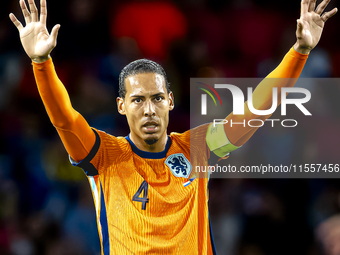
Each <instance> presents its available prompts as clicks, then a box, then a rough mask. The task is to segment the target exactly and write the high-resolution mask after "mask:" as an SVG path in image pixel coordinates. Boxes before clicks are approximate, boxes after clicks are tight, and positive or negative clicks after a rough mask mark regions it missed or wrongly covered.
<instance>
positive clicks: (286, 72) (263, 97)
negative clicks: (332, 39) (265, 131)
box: [224, 48, 308, 146]
mask: <svg viewBox="0 0 340 255" xmlns="http://www.w3.org/2000/svg"><path fill="white" fill-rule="evenodd" d="M307 57H308V55H304V54H301V53H299V52H296V51H295V50H294V49H293V48H291V49H290V51H289V52H288V53H287V54H286V55H285V57H284V58H283V60H282V61H281V63H280V64H279V66H278V67H277V68H275V69H274V70H273V71H272V72H271V73H270V74H269V75H268V76H267V77H266V78H265V79H264V80H263V81H262V82H261V83H260V84H259V85H258V86H257V87H256V89H255V90H254V92H253V96H252V98H253V105H254V108H255V109H257V110H267V109H269V108H270V107H271V106H272V100H273V98H272V89H273V88H275V87H276V88H278V104H280V102H281V88H282V87H293V86H294V85H295V83H296V81H297V78H298V77H299V76H300V74H301V72H302V69H303V67H304V65H305V63H306V60H307ZM247 104H248V102H245V114H244V115H242V116H241V115H233V113H231V114H229V115H228V117H227V118H226V120H228V123H230V121H231V119H232V120H233V121H234V122H240V121H242V120H245V121H246V122H248V120H250V119H262V120H265V119H267V118H269V117H270V115H266V116H257V115H255V114H253V113H252V112H251V111H249V108H248V105H247ZM224 129H225V132H226V135H227V137H228V138H229V140H230V142H231V143H232V144H233V145H235V146H241V145H243V144H244V143H245V142H246V141H248V140H249V138H250V137H251V136H252V135H253V134H254V132H255V131H256V130H257V128H255V127H249V126H245V127H240V126H239V125H237V126H233V127H230V126H229V125H224Z"/></svg>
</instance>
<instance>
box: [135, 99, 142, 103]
mask: <svg viewBox="0 0 340 255" xmlns="http://www.w3.org/2000/svg"><path fill="white" fill-rule="evenodd" d="M133 102H135V103H140V102H142V99H140V98H136V99H134V100H133Z"/></svg>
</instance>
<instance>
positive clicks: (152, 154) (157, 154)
mask: <svg viewBox="0 0 340 255" xmlns="http://www.w3.org/2000/svg"><path fill="white" fill-rule="evenodd" d="M125 139H126V140H127V141H128V142H129V143H130V145H131V149H132V151H133V152H134V153H136V154H137V155H138V156H140V157H141V158H151V159H161V158H165V156H166V154H167V153H168V150H169V148H170V146H171V139H170V137H169V136H168V141H167V142H166V145H165V149H164V150H163V151H161V152H148V151H142V150H140V149H138V148H137V146H136V145H135V144H134V143H133V142H132V141H131V139H130V136H129V135H127V136H126V137H125Z"/></svg>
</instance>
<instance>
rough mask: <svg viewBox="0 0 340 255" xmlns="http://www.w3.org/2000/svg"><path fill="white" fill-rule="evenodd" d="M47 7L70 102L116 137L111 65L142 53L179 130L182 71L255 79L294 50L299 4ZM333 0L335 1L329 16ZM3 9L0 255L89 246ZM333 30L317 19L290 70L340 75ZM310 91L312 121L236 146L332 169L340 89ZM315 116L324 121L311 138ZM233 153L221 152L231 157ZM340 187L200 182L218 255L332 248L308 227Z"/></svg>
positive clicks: (83, 203)
mask: <svg viewBox="0 0 340 255" xmlns="http://www.w3.org/2000/svg"><path fill="white" fill-rule="evenodd" d="M47 4H48V15H49V16H48V24H47V25H48V29H49V30H50V29H52V27H53V26H54V25H55V24H61V28H60V31H59V35H58V45H57V47H56V48H55V49H54V50H53V52H52V58H53V60H54V63H55V66H56V70H57V73H58V75H59V77H60V79H61V80H62V81H63V83H64V84H65V86H66V88H67V90H68V92H69V94H70V97H71V100H72V103H73V106H74V107H75V109H76V110H78V111H79V112H80V113H81V114H82V115H83V116H84V117H85V118H86V120H87V121H88V122H89V123H90V125H91V126H94V127H96V128H98V129H102V130H105V131H107V132H108V133H111V134H114V135H124V136H125V135H127V134H128V132H129V130H128V126H127V123H126V120H125V117H123V116H119V115H118V112H117V109H116V103H115V98H116V97H117V90H118V75H119V72H120V70H121V69H122V68H123V67H124V66H125V65H126V64H128V63H129V62H130V61H132V60H135V59H137V58H143V57H146V58H149V59H152V60H155V61H157V62H158V63H160V64H161V65H162V66H163V67H164V68H165V70H166V72H167V75H168V78H169V81H170V83H171V89H172V90H173V92H174V95H175V106H176V107H175V109H174V111H172V112H171V114H170V125H169V132H172V131H176V132H183V131H185V130H187V129H189V126H190V123H189V118H187V117H188V114H189V105H190V103H189V102H190V94H189V92H190V89H189V84H190V77H206V78H211V77H265V76H266V75H267V74H268V73H269V72H270V71H271V70H273V69H274V68H275V67H276V66H277V65H278V64H279V63H280V61H281V59H282V58H283V56H284V54H285V53H286V52H287V51H288V50H289V48H290V47H291V46H292V45H293V44H294V42H295V27H296V19H297V18H299V12H300V1H298V0H289V1H287V0H286V1H269V0H262V1H261V0H241V1H237V0H234V1H226V0H225V1H221V0H209V1H208V0H206V1H204V0H199V1H195V0H183V1H179V0H177V1H108V0H97V1H94V0H68V1H66V0H58V1H56V0H50V1H48V3H47ZM337 5H338V1H334V0H333V1H332V3H331V4H330V6H329V7H328V8H327V10H330V9H331V8H332V7H334V6H337ZM338 7H339V6H338ZM38 8H39V7H38ZM10 12H13V13H14V14H15V15H16V16H17V17H18V18H19V19H20V20H21V21H22V23H23V24H24V21H23V18H22V14H21V11H20V9H19V4H18V1H16V0H15V1H1V8H0V254H4V255H8V254H13V255H30V254H48V255H59V254H63V255H64V254H65V255H69V254H70V255H71V254H72V255H73V254H99V241H98V232H97V227H96V220H95V212H94V206H93V200H92V196H91V192H90V188H89V186H88V183H87V180H86V178H85V175H84V174H83V173H82V170H81V169H78V168H73V167H72V166H71V165H70V164H69V162H68V156H67V153H66V151H65V149H64V147H63V145H62V143H61V142H60V139H59V137H58V135H57V132H56V131H55V130H54V128H53V126H52V125H51V123H50V121H49V119H48V116H47V114H46V112H45V109H44V107H43V104H42V102H41V100H40V98H39V95H38V92H37V89H36V85H35V81H34V76H33V72H32V66H31V61H30V59H29V58H28V57H27V56H26V54H25V52H24V51H23V49H22V47H21V44H20V40H19V36H18V31H17V29H16V28H15V27H14V25H13V24H12V23H11V21H10V20H9V18H8V14H9V13H10ZM339 25H340V14H337V15H336V16H335V17H333V18H331V19H330V20H329V21H328V22H327V23H326V28H325V31H324V34H323V36H322V39H321V42H320V43H319V45H318V46H317V48H316V49H315V50H313V52H312V53H311V55H310V57H309V60H308V62H307V64H306V66H305V69H304V71H303V73H302V77H315V78H316V77H318V78H320V77H321V78H324V77H339V76H340V47H339V45H340V36H339V32H338V31H339V29H338V28H339ZM308 89H309V90H310V91H311V93H312V97H313V96H317V97H318V103H317V104H316V105H314V107H313V109H311V111H312V112H313V120H312V121H311V122H310V123H307V124H305V125H302V126H301V127H299V128H297V129H294V131H292V132H290V133H288V134H287V133H285V134H281V133H280V132H279V131H276V130H275V129H274V130H273V132H269V133H268V132H264V131H261V129H260V130H259V131H258V132H257V133H256V134H255V135H254V137H253V138H252V139H251V140H250V141H249V142H248V143H247V144H246V145H245V146H244V148H242V149H241V150H242V152H241V153H242V159H244V158H249V159H250V158H258V159H259V162H267V163H272V164H276V163H280V164H281V163H284V164H290V163H296V162H300V160H301V159H303V160H304V162H309V163H333V164H335V163H340V162H339V160H338V154H339V153H338V152H339V149H338V144H339V142H340V138H339V137H340V136H338V130H339V128H340V115H339V112H340V111H339V110H340V104H339V100H338V98H339V94H340V93H339V92H340V91H339V89H340V88H339V86H338V85H334V86H320V85H318V84H316V85H314V86H312V85H311V87H309V88H308ZM308 109H309V108H308ZM186 120H187V121H186ZM322 123H327V124H326V125H327V128H326V129H325V131H324V132H322V133H317V132H316V131H315V130H317V129H315V127H317V126H318V125H321V124H322ZM273 141H276V142H273ZM277 141H279V142H277ZM241 150H240V151H241ZM276 155H280V157H276ZM240 158H241V157H239V156H235V157H234V158H233V159H232V157H231V158H230V160H231V162H232V163H234V164H236V163H237V160H238V159H240ZM238 164H239V165H241V164H244V165H246V164H247V162H241V163H240V162H238ZM339 184H340V181H339V180H338V179H212V180H211V182H210V201H209V203H210V214H211V219H212V225H213V231H214V236H215V243H216V247H217V252H218V254H220V255H221V254H228V255H232V254H240V255H261V254H311V255H314V254H315V255H317V254H340V253H337V252H336V251H334V249H335V248H334V247H335V246H336V245H335V244H336V243H338V242H340V238H339V237H335V238H334V236H333V239H332V240H331V241H329V240H330V239H328V238H325V236H327V235H326V234H325V233H330V232H332V231H333V229H332V227H337V226H336V224H331V225H332V227H330V226H328V228H327V227H326V232H322V231H321V230H320V228H318V227H319V225H320V223H322V222H324V221H325V220H327V218H328V217H330V216H333V215H337V214H338V213H339V212H340V206H339V205H340V189H339ZM112 213H114V212H112ZM320 233H322V234H320ZM337 240H339V241H337ZM330 248H331V249H330ZM332 249H333V253H331V252H330V251H331V250H332ZM326 252H328V253H326Z"/></svg>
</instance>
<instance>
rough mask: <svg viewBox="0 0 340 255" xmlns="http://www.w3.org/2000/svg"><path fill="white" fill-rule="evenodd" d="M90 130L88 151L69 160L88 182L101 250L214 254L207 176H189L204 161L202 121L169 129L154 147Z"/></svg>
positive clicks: (204, 146)
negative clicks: (189, 127) (186, 127)
mask: <svg viewBox="0 0 340 255" xmlns="http://www.w3.org/2000/svg"><path fill="white" fill-rule="evenodd" d="M94 132H95V134H96V143H95V145H94V147H93V149H92V151H91V152H90V154H89V155H88V156H87V157H86V158H85V159H84V160H83V161H81V162H80V163H79V164H76V163H74V165H78V166H79V167H82V168H83V169H84V171H85V172H86V174H87V176H88V180H89V182H90V186H91V189H92V193H93V198H94V201H95V206H96V213H97V219H98V228H99V235H100V239H101V243H102V254H105V255H108V254H214V252H213V250H214V248H213V245H211V241H212V240H211V237H210V226H209V213H208V204H207V200H208V197H207V196H208V195H207V183H208V179H207V178H195V173H194V172H195V169H194V168H193V167H194V166H195V165H200V166H204V165H207V161H208V157H209V154H208V153H209V149H208V147H207V145H206V142H205V137H206V132H207V125H203V126H200V127H198V128H196V129H193V130H191V131H187V132H185V133H183V134H178V133H171V135H170V136H169V137H168V142H167V145H166V148H165V150H164V151H163V152H158V153H150V152H145V151H141V150H139V149H138V148H137V147H136V146H135V145H134V144H133V143H132V141H131V140H130V139H129V138H128V137H126V138H124V137H114V136H112V135H109V134H107V133H105V132H102V131H94ZM190 133H195V135H194V137H195V138H194V139H195V141H191V143H190ZM193 143H194V144H195V148H192V150H191V148H190V144H191V146H193V145H192V144H193ZM190 151H192V153H191V154H190ZM193 151H194V153H193Z"/></svg>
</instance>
